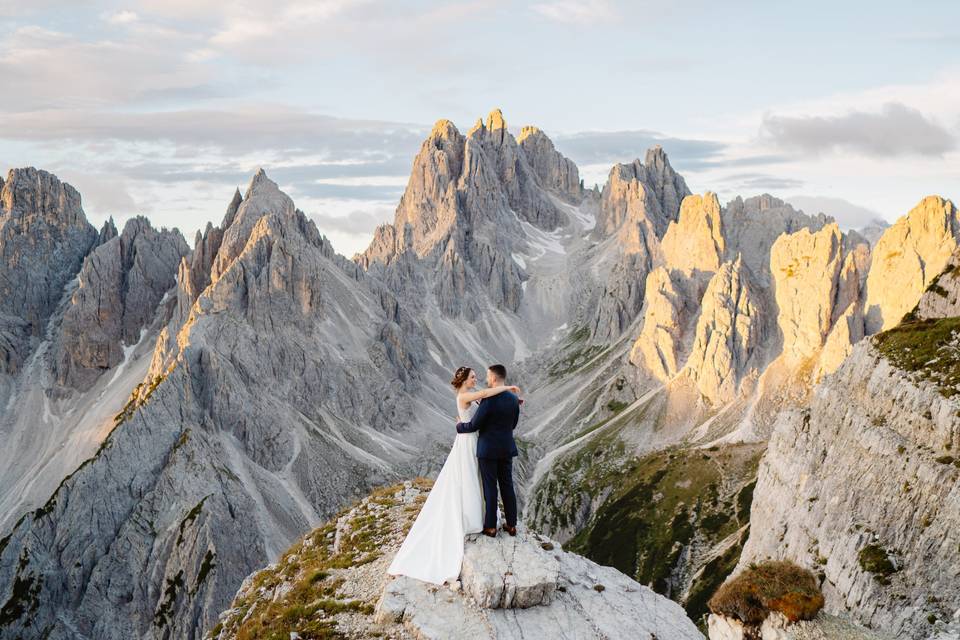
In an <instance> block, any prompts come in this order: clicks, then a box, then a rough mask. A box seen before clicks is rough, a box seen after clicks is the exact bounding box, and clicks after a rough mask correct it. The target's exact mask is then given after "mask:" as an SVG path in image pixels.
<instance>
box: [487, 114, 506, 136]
mask: <svg viewBox="0 0 960 640" xmlns="http://www.w3.org/2000/svg"><path fill="white" fill-rule="evenodd" d="M506 128H507V121H506V120H504V118H503V112H502V111H500V109H494V110H493V111H491V112H490V115H488V116H487V129H490V130H491V131H494V130H496V129H506Z"/></svg>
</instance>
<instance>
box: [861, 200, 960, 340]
mask: <svg viewBox="0 0 960 640" xmlns="http://www.w3.org/2000/svg"><path fill="white" fill-rule="evenodd" d="M958 236H960V221H958V218H957V209H956V207H955V206H954V204H953V203H952V202H951V201H949V200H944V199H943V198H940V197H938V196H928V197H926V198H924V199H923V200H921V201H920V203H919V204H918V205H917V206H916V207H914V208H913V209H911V210H910V212H909V213H908V214H907V215H905V216H903V217H902V218H900V219H899V220H897V222H896V223H895V224H894V225H893V226H891V227H889V228H888V229H887V230H886V231H884V233H883V235H882V236H881V237H880V239H879V240H878V241H877V244H876V246H875V247H874V249H873V258H872V260H871V263H870V273H869V275H868V276H867V283H866V299H865V301H864V316H865V319H866V331H867V333H868V334H871V333H876V332H877V331H882V330H884V329H889V328H890V327H893V326H896V325H897V323H899V322H900V320H901V318H903V315H904V314H905V313H907V312H908V311H910V309H912V308H913V305H915V304H916V302H917V300H918V298H919V297H920V294H921V293H923V291H924V289H926V288H927V286H928V285H929V284H930V282H931V281H932V280H933V278H935V277H936V276H937V275H939V274H940V272H941V271H943V269H944V267H946V266H947V261H948V260H949V259H950V256H951V254H953V252H954V251H955V250H956V248H957V238H958Z"/></svg>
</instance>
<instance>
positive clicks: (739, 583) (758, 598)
mask: <svg viewBox="0 0 960 640" xmlns="http://www.w3.org/2000/svg"><path fill="white" fill-rule="evenodd" d="M707 606H708V607H709V608H710V611H712V612H713V613H715V614H718V615H723V616H727V617H730V618H736V619H738V620H740V621H741V622H743V623H745V624H754V625H758V624H760V623H761V622H763V621H764V620H765V619H766V617H767V616H768V615H769V614H770V613H771V612H773V611H779V612H780V613H782V614H783V615H784V616H786V618H787V619H788V620H790V621H791V622H796V621H797V620H811V619H812V618H813V617H814V616H816V615H817V612H818V611H820V609H822V608H823V593H821V591H820V587H819V586H818V584H817V579H816V577H815V576H814V575H813V574H812V573H811V572H809V571H807V570H806V569H803V568H801V567H798V566H797V565H795V564H794V563H792V562H787V561H768V562H763V563H760V564H755V565H751V566H750V568H749V569H747V570H746V571H744V572H743V573H741V574H740V575H738V576H737V577H736V578H734V579H733V580H730V581H729V582H727V583H726V584H724V585H723V586H721V587H720V588H719V589H717V592H716V593H714V594H713V597H712V598H710V601H709V602H708V603H707Z"/></svg>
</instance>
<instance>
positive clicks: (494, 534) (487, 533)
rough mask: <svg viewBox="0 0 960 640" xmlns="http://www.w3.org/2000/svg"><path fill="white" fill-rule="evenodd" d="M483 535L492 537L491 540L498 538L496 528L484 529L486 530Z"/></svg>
mask: <svg viewBox="0 0 960 640" xmlns="http://www.w3.org/2000/svg"><path fill="white" fill-rule="evenodd" d="M483 535H485V536H489V537H491V538H496V537H497V530H496V529H495V528H494V529H484V530H483Z"/></svg>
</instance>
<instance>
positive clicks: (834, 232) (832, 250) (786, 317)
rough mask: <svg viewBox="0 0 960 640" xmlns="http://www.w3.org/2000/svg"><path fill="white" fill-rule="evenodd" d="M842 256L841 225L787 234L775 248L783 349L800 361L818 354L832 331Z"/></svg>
mask: <svg viewBox="0 0 960 640" xmlns="http://www.w3.org/2000/svg"><path fill="white" fill-rule="evenodd" d="M841 259H842V256H841V237H840V229H839V227H837V225H836V223H831V224H829V225H827V226H825V227H823V228H822V229H820V230H819V231H817V232H815V233H810V231H809V230H808V229H801V230H800V231H797V232H795V233H792V234H784V235H781V236H780V237H779V238H777V241H776V242H774V244H773V247H771V249H770V271H771V273H772V275H773V280H774V292H775V295H776V302H777V307H778V308H779V317H778V325H779V327H780V332H781V333H782V334H783V350H784V353H785V354H786V356H787V357H788V358H791V359H792V360H794V361H797V362H799V361H801V360H803V359H805V358H808V357H810V356H812V355H813V354H814V353H815V352H817V351H818V350H819V349H820V347H821V346H822V345H823V341H824V339H825V338H826V337H827V334H828V333H829V331H830V327H831V324H832V321H833V305H834V299H835V297H836V295H837V288H838V278H839V273H840V264H841Z"/></svg>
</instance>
